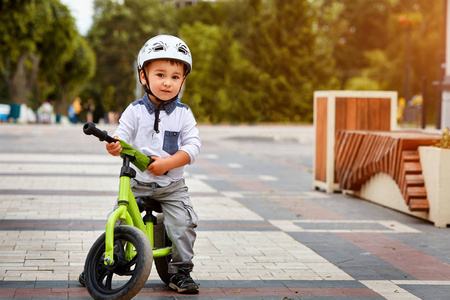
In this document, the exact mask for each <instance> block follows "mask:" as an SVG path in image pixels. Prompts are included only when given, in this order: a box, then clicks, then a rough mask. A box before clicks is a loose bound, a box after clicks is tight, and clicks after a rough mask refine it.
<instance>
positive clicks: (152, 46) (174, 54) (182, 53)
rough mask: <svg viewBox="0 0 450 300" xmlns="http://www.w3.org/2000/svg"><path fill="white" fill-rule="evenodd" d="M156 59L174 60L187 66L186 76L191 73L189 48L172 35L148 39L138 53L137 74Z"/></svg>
mask: <svg viewBox="0 0 450 300" xmlns="http://www.w3.org/2000/svg"><path fill="white" fill-rule="evenodd" d="M157 59H174V60H177V61H180V62H182V63H184V64H186V66H187V70H186V75H188V74H189V73H191V71H192V56H191V51H190V50H189V47H188V46H187V45H186V43H185V42H183V41H182V40H181V39H179V38H177V37H175V36H172V35H157V36H155V37H152V38H151V39H149V40H148V41H147V42H146V43H145V44H144V46H142V48H141V50H140V51H139V55H138V58H137V65H138V72H139V71H140V70H142V68H143V67H144V65H145V64H146V63H147V62H150V61H152V60H157Z"/></svg>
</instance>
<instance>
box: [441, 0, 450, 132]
mask: <svg viewBox="0 0 450 300" xmlns="http://www.w3.org/2000/svg"><path fill="white" fill-rule="evenodd" d="M449 10H450V7H449V1H448V0H445V10H444V11H445V27H444V32H445V73H444V78H443V80H442V84H441V87H442V101H441V128H446V127H450V68H449V65H450V28H449V27H450V22H449V20H448V18H449V16H450V11H449Z"/></svg>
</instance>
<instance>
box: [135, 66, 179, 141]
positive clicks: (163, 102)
mask: <svg viewBox="0 0 450 300" xmlns="http://www.w3.org/2000/svg"><path fill="white" fill-rule="evenodd" d="M142 71H143V72H144V77H145V81H146V84H143V85H142V86H143V88H144V91H145V92H146V93H147V94H149V95H151V96H153V98H155V100H156V101H157V102H158V103H159V105H158V106H157V107H156V110H155V123H154V124H153V130H154V131H155V132H156V133H159V112H160V110H161V106H166V105H169V104H171V103H173V102H174V101H176V100H177V99H178V95H180V92H181V88H182V87H183V84H184V80H185V79H186V75H185V76H184V78H183V82H182V83H181V85H180V90H179V91H178V93H177V94H176V96H175V97H173V98H171V99H169V100H162V99H160V98H158V97H157V96H156V95H155V94H154V93H153V92H152V89H151V88H150V82H149V81H148V78H147V74H146V73H145V70H144V69H142Z"/></svg>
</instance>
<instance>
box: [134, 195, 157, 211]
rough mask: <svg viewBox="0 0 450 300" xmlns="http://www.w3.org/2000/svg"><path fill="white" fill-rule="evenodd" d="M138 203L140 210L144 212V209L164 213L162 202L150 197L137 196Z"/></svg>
mask: <svg viewBox="0 0 450 300" xmlns="http://www.w3.org/2000/svg"><path fill="white" fill-rule="evenodd" d="M136 203H137V205H138V207H139V211H140V212H143V211H144V210H145V211H147V212H151V211H154V212H157V213H162V208H161V203H159V202H158V201H156V200H155V199H152V198H148V197H139V198H136Z"/></svg>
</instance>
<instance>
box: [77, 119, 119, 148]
mask: <svg viewBox="0 0 450 300" xmlns="http://www.w3.org/2000/svg"><path fill="white" fill-rule="evenodd" d="M83 132H84V134H86V135H91V134H92V135H93V136H96V137H98V139H99V140H100V142H103V141H107V142H108V143H114V142H117V140H116V139H115V138H113V137H112V136H109V135H108V133H107V132H106V131H104V130H100V129H98V128H97V127H96V126H95V124H94V123H92V122H88V123H86V124H84V126H83Z"/></svg>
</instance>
